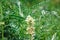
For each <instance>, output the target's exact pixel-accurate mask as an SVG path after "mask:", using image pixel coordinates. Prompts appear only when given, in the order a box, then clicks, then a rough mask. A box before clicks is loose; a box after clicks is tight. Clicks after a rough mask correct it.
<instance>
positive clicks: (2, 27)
mask: <svg viewBox="0 0 60 40" xmlns="http://www.w3.org/2000/svg"><path fill="white" fill-rule="evenodd" d="M3 29H4V28H3V26H2V40H4V30H3Z"/></svg>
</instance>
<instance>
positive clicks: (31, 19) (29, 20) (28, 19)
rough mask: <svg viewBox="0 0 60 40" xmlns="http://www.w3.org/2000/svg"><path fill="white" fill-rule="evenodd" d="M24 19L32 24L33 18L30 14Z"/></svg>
mask: <svg viewBox="0 0 60 40" xmlns="http://www.w3.org/2000/svg"><path fill="white" fill-rule="evenodd" d="M25 21H26V22H27V24H32V25H34V21H35V20H34V19H33V18H32V17H31V16H30V15H28V16H27V18H26V20H25Z"/></svg>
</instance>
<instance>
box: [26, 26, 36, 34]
mask: <svg viewBox="0 0 60 40" xmlns="http://www.w3.org/2000/svg"><path fill="white" fill-rule="evenodd" d="M26 30H27V34H31V35H33V34H34V33H35V27H27V29H26Z"/></svg>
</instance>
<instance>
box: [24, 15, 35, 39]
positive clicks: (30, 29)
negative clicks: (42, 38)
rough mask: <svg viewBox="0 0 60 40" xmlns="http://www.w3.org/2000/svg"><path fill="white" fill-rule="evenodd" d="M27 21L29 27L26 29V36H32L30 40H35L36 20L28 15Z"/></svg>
mask: <svg viewBox="0 0 60 40" xmlns="http://www.w3.org/2000/svg"><path fill="white" fill-rule="evenodd" d="M25 21H26V22H27V24H28V27H27V29H26V30H27V33H26V34H30V35H31V38H30V39H31V40H33V39H34V35H35V27H34V24H35V22H34V21H35V20H34V19H33V18H32V17H31V16H30V15H28V16H27V18H26V20H25Z"/></svg>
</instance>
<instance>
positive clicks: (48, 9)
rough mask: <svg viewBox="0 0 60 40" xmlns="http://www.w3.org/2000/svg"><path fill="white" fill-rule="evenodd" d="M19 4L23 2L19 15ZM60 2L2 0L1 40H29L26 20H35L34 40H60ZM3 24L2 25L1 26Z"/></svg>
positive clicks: (56, 0) (0, 6)
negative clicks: (28, 18) (30, 18)
mask: <svg viewBox="0 0 60 40" xmlns="http://www.w3.org/2000/svg"><path fill="white" fill-rule="evenodd" d="M18 2H21V5H19V6H20V7H21V11H22V12H23V14H24V17H21V15H20V14H19V6H18V4H17V3H18ZM59 4H60V0H0V22H4V24H3V23H0V40H3V39H4V40H29V38H30V35H29V34H26V28H27V24H26V22H25V19H26V17H27V16H28V15H31V16H32V17H33V18H34V19H35V25H34V27H35V36H34V40H52V39H53V36H55V35H54V34H55V33H56V37H54V40H60V33H59V32H60V5H59ZM1 24H2V25H1Z"/></svg>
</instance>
